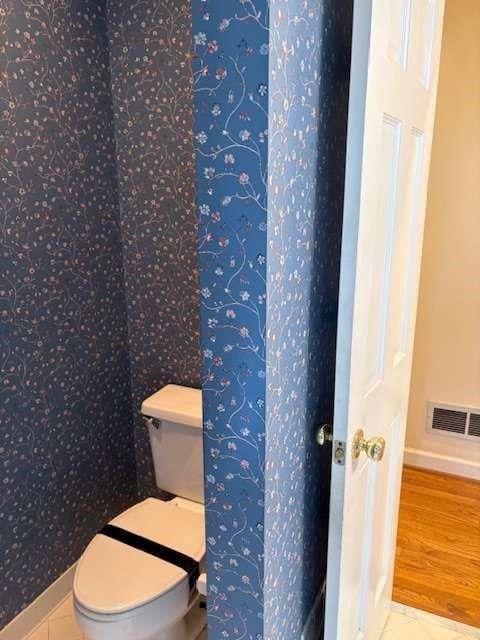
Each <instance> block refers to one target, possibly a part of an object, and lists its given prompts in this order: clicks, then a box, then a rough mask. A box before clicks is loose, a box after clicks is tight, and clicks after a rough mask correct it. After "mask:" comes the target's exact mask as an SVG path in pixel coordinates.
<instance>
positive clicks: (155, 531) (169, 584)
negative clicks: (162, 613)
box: [73, 498, 205, 619]
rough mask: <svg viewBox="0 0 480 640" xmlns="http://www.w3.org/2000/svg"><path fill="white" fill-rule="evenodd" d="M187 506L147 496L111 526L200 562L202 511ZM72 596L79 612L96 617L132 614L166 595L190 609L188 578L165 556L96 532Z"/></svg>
mask: <svg viewBox="0 0 480 640" xmlns="http://www.w3.org/2000/svg"><path fill="white" fill-rule="evenodd" d="M188 507H189V505H188V502H187V501H185V500H183V501H182V500H172V501H170V502H164V501H162V500H158V499H156V498H148V499H147V500H144V501H143V502H141V503H139V504H137V505H135V506H133V507H131V508H130V509H128V510H127V511H124V512H123V513H122V514H120V515H119V516H118V517H117V518H114V519H113V520H112V521H111V522H110V524H112V525H115V526H117V527H121V528H122V529H125V530H126V531H130V532H131V533H134V534H137V535H139V536H142V537H144V538H148V539H149V540H152V541H154V542H157V543H159V544H161V545H164V546H166V547H169V548H170V549H173V550H175V551H179V552H180V553H183V554H185V555H187V556H189V557H190V558H193V559H194V560H196V561H197V562H201V561H202V559H203V557H204V555H205V533H204V515H203V508H202V507H200V505H196V504H195V505H194V508H192V509H191V508H188ZM172 591H175V594H174V593H170V592H172ZM73 593H74V597H75V601H76V604H77V606H78V608H79V609H80V610H82V611H83V613H84V614H86V615H89V616H90V617H92V618H94V619H103V618H104V617H107V616H108V617H110V618H111V617H112V616H115V617H119V618H123V617H128V616H129V614H130V615H132V614H133V615H134V614H135V611H137V612H138V610H139V608H141V607H144V606H145V605H147V604H148V603H153V601H154V600H157V599H159V598H162V597H165V596H166V594H169V597H168V598H165V599H170V598H172V597H175V599H176V601H177V605H179V606H180V608H181V609H182V608H183V609H184V610H185V611H186V610H187V608H188V600H189V588H188V575H187V573H186V571H184V570H183V569H181V568H180V567H178V566H176V565H174V564H170V563H169V562H166V561H165V560H163V559H161V558H158V557H156V556H153V555H150V554H148V553H146V552H144V551H140V550H139V549H136V548H134V547H131V546H128V545H126V544H124V543H122V542H119V541H118V540H114V539H112V538H109V537H106V536H104V535H101V534H97V535H96V536H95V537H94V538H93V540H92V541H91V542H90V544H89V545H88V547H87V548H86V550H85V552H84V553H83V555H82V557H81V559H80V561H79V563H78V566H77V570H76V572H75V579H74V585H73ZM179 598H180V599H181V600H182V602H181V603H180V602H178V599H179Z"/></svg>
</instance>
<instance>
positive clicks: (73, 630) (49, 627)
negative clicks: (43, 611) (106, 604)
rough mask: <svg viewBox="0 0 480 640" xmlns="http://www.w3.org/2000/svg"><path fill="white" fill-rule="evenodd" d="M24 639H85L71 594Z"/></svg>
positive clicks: (200, 639)
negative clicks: (74, 611)
mask: <svg viewBox="0 0 480 640" xmlns="http://www.w3.org/2000/svg"><path fill="white" fill-rule="evenodd" d="M25 640H85V636H84V635H83V634H82V632H81V630H80V629H79V627H78V625H77V623H76V621H75V617H74V613H73V601H72V596H71V595H70V596H68V598H66V599H65V600H64V601H63V602H62V604H60V605H59V606H58V607H57V608H56V609H54V610H53V611H52V613H51V614H50V616H49V617H48V619H47V620H45V621H44V622H42V624H41V625H40V626H39V627H37V628H36V629H35V631H33V633H31V634H30V635H29V636H27V637H26V638H25ZM197 640H207V634H206V633H205V632H203V633H202V634H201V635H200V636H199V637H198V638H197Z"/></svg>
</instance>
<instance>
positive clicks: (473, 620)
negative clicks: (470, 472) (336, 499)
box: [393, 467, 480, 627]
mask: <svg viewBox="0 0 480 640" xmlns="http://www.w3.org/2000/svg"><path fill="white" fill-rule="evenodd" d="M393 598H394V600H395V601H396V602H400V603H402V604H406V605H409V606H412V607H417V608H418V609H424V610H425V611H429V612H431V613H436V614H437V615H441V616H444V617H447V618H451V619H453V620H457V621H459V622H464V623H465V624H469V625H473V626H477V627H480V482H477V481H475V480H469V479H466V478H458V477H456V476H450V475H447V474H442V473H437V472H432V471H427V470H424V469H417V468H413V467H405V468H404V472H403V481H402V492H401V497H400V514H399V525H398V538H397V553H396V561H395V577H394V587H393Z"/></svg>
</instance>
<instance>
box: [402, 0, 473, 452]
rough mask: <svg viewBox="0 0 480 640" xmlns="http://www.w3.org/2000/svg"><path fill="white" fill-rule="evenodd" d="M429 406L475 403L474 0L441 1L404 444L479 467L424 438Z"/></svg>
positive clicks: (459, 446)
mask: <svg viewBox="0 0 480 640" xmlns="http://www.w3.org/2000/svg"><path fill="white" fill-rule="evenodd" d="M428 400H432V401H435V402H444V403H447V404H450V403H451V404H460V405H473V406H476V407H480V0H447V1H446V14H445V27H444V36H443V47H442V58H441V65H440V84H439V94H438V107H437V115H436V123H435V133H434V140H433V150H432V164H431V169H430V182H429V190H428V205H427V220H426V227H425V241H424V248H423V263H422V274H421V283H420V298H419V307H418V316H417V329H416V335H415V350H414V360H413V375H412V388H411V396H410V407H409V415H408V427H407V447H412V448H416V449H422V450H426V451H429V452H433V453H437V454H442V455H447V456H454V457H461V458H463V459H464V460H470V461H480V444H477V443H475V442H471V441H464V440H463V441H462V440H457V439H454V438H449V437H445V436H439V435H431V434H427V433H426V432H425V405H426V402H427V401H428Z"/></svg>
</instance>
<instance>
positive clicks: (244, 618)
mask: <svg viewBox="0 0 480 640" xmlns="http://www.w3.org/2000/svg"><path fill="white" fill-rule="evenodd" d="M193 14H194V17H193V39H194V55H195V59H194V81H195V116H196V119H195V140H196V154H197V155H196V159H197V203H198V217H199V220H200V230H199V254H200V286H201V327H202V333H201V336H202V356H203V379H202V382H203V402H204V429H205V431H204V441H205V473H206V512H207V536H208V567H207V572H208V589H209V598H208V620H209V638H210V640H217V639H218V640H220V639H221V638H227V639H228V638H232V639H233V638H236V639H239V640H240V639H247V638H249V639H257V638H261V637H262V632H263V620H262V617H263V517H264V513H263V512H264V505H263V501H264V464H265V450H264V449H265V372H266V363H265V337H266V336H265V315H266V285H265V269H266V257H265V255H266V230H267V130H268V116H267V103H268V90H267V85H268V13H267V2H266V0H256V1H250V0H249V1H248V2H241V1H237V0H228V1H223V2H218V0H194V2H193Z"/></svg>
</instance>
